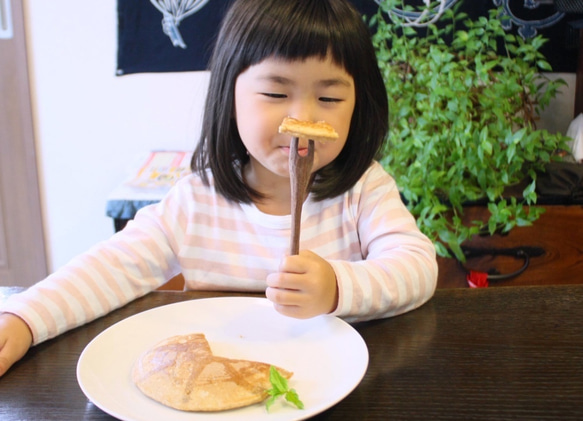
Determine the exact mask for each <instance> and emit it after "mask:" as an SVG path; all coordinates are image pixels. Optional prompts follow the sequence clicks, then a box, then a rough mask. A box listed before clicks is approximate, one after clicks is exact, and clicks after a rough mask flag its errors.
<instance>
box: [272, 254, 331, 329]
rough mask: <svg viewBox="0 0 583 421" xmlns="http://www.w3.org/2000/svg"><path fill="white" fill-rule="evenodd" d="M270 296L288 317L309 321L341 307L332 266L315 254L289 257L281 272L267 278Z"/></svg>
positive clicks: (284, 260) (281, 267)
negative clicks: (308, 319)
mask: <svg viewBox="0 0 583 421" xmlns="http://www.w3.org/2000/svg"><path fill="white" fill-rule="evenodd" d="M265 295H266V297H267V298H268V299H269V300H270V301H272V302H273V304H274V306H275V309H276V310H277V311H278V312H280V313H281V314H284V315H286V316H290V317H295V318H298V319H307V318H310V317H314V316H318V315H320V314H328V313H331V312H332V311H334V310H335V309H336V306H337V305H338V285H337V283H336V274H335V273H334V269H332V266H331V265H330V264H329V263H328V262H327V261H326V260H324V259H323V258H321V257H320V256H318V255H317V254H315V253H312V252H311V251H307V250H302V251H300V254H299V255H296V256H287V257H285V258H284V259H283V260H282V262H281V264H280V267H279V272H278V273H272V274H270V275H269V276H268V277H267V289H266V291H265Z"/></svg>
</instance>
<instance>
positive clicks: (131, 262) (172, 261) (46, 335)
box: [1, 193, 184, 345]
mask: <svg viewBox="0 0 583 421" xmlns="http://www.w3.org/2000/svg"><path fill="white" fill-rule="evenodd" d="M176 194H179V193H175V194H173V193H170V194H169V195H168V197H167V198H166V199H164V201H163V202H162V203H160V204H158V205H152V206H149V207H147V208H144V209H142V210H140V212H138V214H137V215H136V218H135V220H134V221H130V222H129V223H128V226H127V227H126V228H125V229H124V230H123V231H121V232H119V233H117V234H115V235H113V236H112V237H111V238H110V239H109V240H107V241H103V242H101V243H99V244H97V245H96V246H94V247H93V248H91V249H90V250H89V251H87V252H86V253H83V254H81V255H80V256H78V257H76V258H74V259H73V260H72V261H71V262H69V263H67V264H66V265H65V266H63V267H62V268H60V269H58V270H57V271H55V272H54V273H53V274H51V275H49V276H48V277H47V278H46V279H44V280H43V281H41V282H38V283H37V284H35V285H33V286H32V287H30V288H28V289H27V290H26V291H24V292H22V293H20V294H16V295H13V296H11V297H10V298H9V299H8V300H7V301H6V302H5V303H4V305H3V306H2V309H1V311H2V312H7V313H13V314H15V315H17V316H19V317H20V318H22V319H23V320H24V321H25V322H26V323H27V324H28V326H29V327H30V330H31V332H32V334H33V344H35V345H36V344H38V343H40V342H43V341H45V340H47V339H50V338H53V337H55V336H57V335H59V334H61V333H63V332H65V331H67V330H69V329H73V328H75V327H78V326H81V325H83V324H85V323H88V322H90V321H92V320H94V319H96V318H98V317H101V316H103V315H105V314H107V313H109V312H111V311H112V310H114V309H116V308H119V307H121V306H123V305H125V304H127V303H128V302H130V301H132V300H134V299H136V298H138V297H141V296H143V295H145V294H147V293H148V292H150V291H152V290H154V289H156V288H157V287H158V286H160V285H162V284H163V283H164V282H166V281H167V280H168V279H170V278H171V277H172V276H174V275H175V274H177V273H179V272H180V268H179V264H178V260H177V258H176V255H175V252H174V249H173V247H172V244H173V243H176V240H175V237H176V235H177V233H180V231H181V229H180V226H179V224H180V222H181V221H182V222H184V221H183V219H182V218H181V215H180V210H179V209H180V207H179V206H178V205H177V202H178V201H177V198H176V197H175V196H176Z"/></svg>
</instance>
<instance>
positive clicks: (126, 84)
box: [25, 0, 575, 270]
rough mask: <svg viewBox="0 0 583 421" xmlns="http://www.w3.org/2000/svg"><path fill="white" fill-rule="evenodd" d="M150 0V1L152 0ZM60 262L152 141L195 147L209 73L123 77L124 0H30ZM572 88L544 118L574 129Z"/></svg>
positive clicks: (43, 150) (46, 178) (37, 103)
mask: <svg viewBox="0 0 583 421" xmlns="http://www.w3.org/2000/svg"><path fill="white" fill-rule="evenodd" d="M143 1H147V0H143ZM25 13H26V22H27V36H28V48H29V50H28V54H29V64H30V69H31V74H30V79H31V84H32V95H33V110H34V118H35V135H36V141H37V148H38V149H37V150H38V160H39V174H40V185H41V196H42V197H41V200H42V203H43V213H44V224H45V232H46V246H47V250H48V253H49V256H48V257H49V264H50V268H49V269H50V270H54V269H56V268H58V267H59V266H61V265H63V264H64V263H66V262H67V261H68V260H69V259H71V258H72V257H74V256H75V255H77V254H79V253H81V252H83V251H84V250H86V249H87V248H89V247H90V246H92V245H93V244H95V243H96V242H98V241H100V240H103V239H106V238H107V237H109V236H110V235H111V234H112V233H113V223H112V220H111V219H110V218H108V217H106V216H105V205H106V201H107V197H108V195H109V193H110V192H111V191H112V190H113V189H114V188H115V187H116V186H117V185H118V184H119V183H120V182H121V181H122V180H123V179H125V178H126V176H127V175H128V173H127V171H128V169H129V168H130V166H131V164H135V161H136V158H137V157H139V156H142V155H143V154H145V153H147V151H149V150H152V149H163V148H166V149H192V148H193V145H194V143H195V141H196V138H197V137H198V133H199V130H200V117H201V110H202V104H203V101H204V97H205V92H206V85H207V81H208V74H207V73H205V72H187V73H158V74H137V75H127V76H123V77H116V76H115V68H116V53H117V39H116V36H117V35H116V34H117V32H116V31H117V15H116V0H84V1H79V0H51V1H46V0H25ZM562 76H563V77H565V78H566V79H567V81H568V82H569V84H570V88H569V89H566V90H565V93H566V95H565V96H564V97H562V98H561V99H560V100H559V101H557V102H556V103H555V104H554V105H553V106H551V107H549V110H548V111H547V113H546V114H545V121H544V122H543V126H545V127H548V128H549V129H550V130H560V131H566V129H567V127H568V123H569V121H570V119H571V116H572V113H573V111H572V110H573V102H574V99H573V98H574V94H573V90H574V85H575V77H574V75H573V74H567V75H562Z"/></svg>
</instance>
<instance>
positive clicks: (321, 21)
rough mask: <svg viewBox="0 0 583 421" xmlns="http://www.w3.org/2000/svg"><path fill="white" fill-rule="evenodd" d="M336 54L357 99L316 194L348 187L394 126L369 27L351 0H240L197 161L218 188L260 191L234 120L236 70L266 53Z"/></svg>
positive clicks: (240, 198) (232, 196) (251, 195)
mask: <svg viewBox="0 0 583 421" xmlns="http://www.w3.org/2000/svg"><path fill="white" fill-rule="evenodd" d="M328 54H331V56H332V60H333V61H334V62H335V63H336V64H338V65H339V66H341V67H342V68H344V69H345V70H346V72H347V73H348V74H350V75H351V76H352V78H353V79H354V84H355V90H356V104H355V109H354V113H353V116H352V120H351V125H350V131H349V134H348V139H347V141H346V145H345V146H344V148H343V149H342V151H341V152H340V154H339V156H338V157H337V158H336V159H335V160H334V161H333V162H331V163H330V164H328V165H327V166H326V167H324V168H322V169H320V170H319V171H318V172H317V174H316V177H315V180H314V183H312V186H311V192H312V194H313V197H314V198H315V199H316V200H323V199H327V198H332V197H335V196H338V195H340V194H343V193H344V192H346V191H347V190H348V189H350V188H351V187H352V186H354V184H355V183H356V182H357V181H358V180H359V179H360V177H361V176H362V175H363V174H364V172H365V171H366V169H367V168H368V167H369V166H370V164H371V162H372V160H373V159H374V158H375V157H376V155H377V153H378V152H379V150H380V148H381V146H382V144H383V142H384V139H385V136H386V133H387V130H388V101H387V94H386V89H385V86H384V83H383V79H382V76H381V73H380V70H379V68H378V64H377V58H376V55H375V51H374V47H373V45H372V42H371V38H370V33H369V30H368V28H367V26H366V24H365V23H364V21H363V18H362V16H361V14H360V13H359V12H358V11H357V10H355V9H354V8H353V6H352V5H351V4H350V3H349V2H348V0H235V2H234V3H233V4H232V6H231V8H230V9H229V11H228V12H227V14H226V15H225V18H224V19H223V23H222V26H221V30H220V32H219V35H218V38H217V40H216V44H215V48H214V51H213V54H212V57H211V61H210V72H211V75H210V82H209V88H208V95H207V99H206V104H205V110H204V118H203V125H202V131H201V138H200V142H199V144H198V145H197V148H196V150H195V151H194V155H193V157H192V162H191V168H192V170H193V172H197V173H199V174H200V176H201V177H202V179H203V181H204V182H205V183H206V184H207V185H208V184H209V177H208V175H207V173H206V171H207V169H210V171H211V172H212V175H213V178H214V184H215V188H216V190H217V192H218V193H220V194H221V195H223V196H224V197H225V198H227V199H228V200H232V201H235V202H239V203H250V202H252V201H253V199H261V198H262V195H261V194H260V193H259V192H257V191H255V190H253V189H251V188H250V187H249V186H248V185H246V184H245V181H244V179H243V177H242V171H241V170H242V168H243V167H244V166H245V164H246V163H247V162H248V161H249V157H248V155H247V151H246V149H245V147H244V145H243V143H242V141H241V138H240V137H239V133H238V130H237V124H236V121H235V119H234V117H233V116H234V115H235V109H234V104H235V101H234V92H235V82H236V80H237V77H238V76H239V75H240V74H241V73H242V72H243V71H245V70H246V69H247V68H248V67H250V66H252V65H254V64H257V63H260V62H261V61H263V60H264V59H266V58H270V57H273V58H278V59H285V60H303V59H307V58H311V57H321V58H325V57H326V56H327V55H328Z"/></svg>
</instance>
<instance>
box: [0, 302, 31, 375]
mask: <svg viewBox="0 0 583 421" xmlns="http://www.w3.org/2000/svg"><path fill="white" fill-rule="evenodd" d="M31 345H32V334H31V333H30V329H29V328H28V325H27V324H26V323H24V321H23V320H22V319H21V318H20V317H17V316H15V315H13V314H9V313H4V314H0V376H2V375H4V373H6V371H8V369H9V368H10V367H11V366H12V364H14V363H15V362H16V361H18V360H19V359H21V358H22V357H23V356H24V354H26V351H28V349H29V348H30V346H31Z"/></svg>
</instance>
